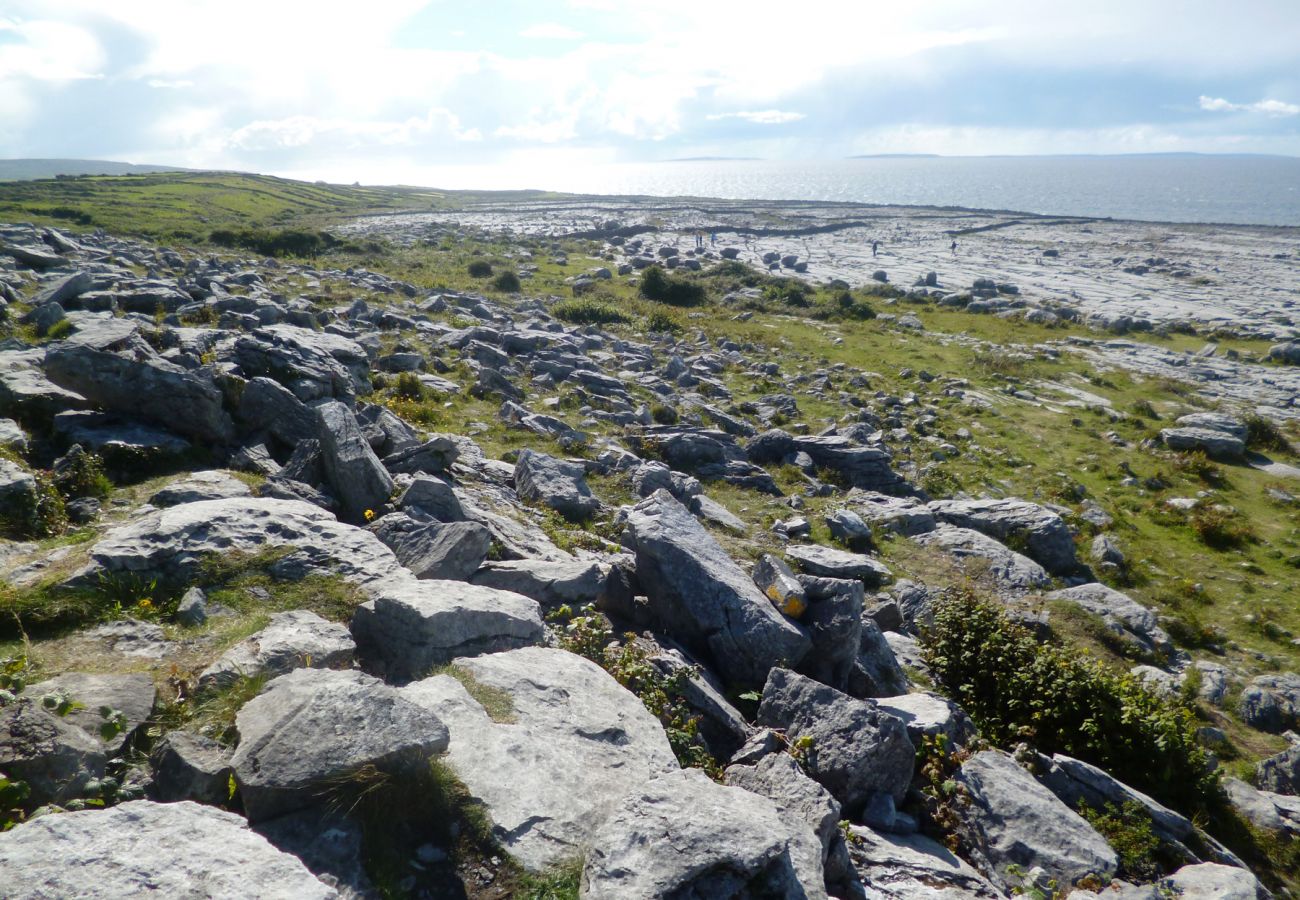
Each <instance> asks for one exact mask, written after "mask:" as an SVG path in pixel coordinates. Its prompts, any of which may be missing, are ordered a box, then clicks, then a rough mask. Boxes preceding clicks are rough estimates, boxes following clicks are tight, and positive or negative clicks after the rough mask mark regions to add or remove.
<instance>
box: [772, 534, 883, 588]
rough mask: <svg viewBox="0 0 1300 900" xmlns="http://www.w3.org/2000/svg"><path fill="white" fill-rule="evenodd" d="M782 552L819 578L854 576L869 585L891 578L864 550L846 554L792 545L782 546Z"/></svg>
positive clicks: (829, 549)
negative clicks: (783, 547)
mask: <svg viewBox="0 0 1300 900" xmlns="http://www.w3.org/2000/svg"><path fill="white" fill-rule="evenodd" d="M785 555H786V556H788V557H789V558H790V559H792V560H794V561H795V562H796V563H798V564H799V567H800V568H801V569H803V570H804V571H805V572H807V573H808V574H809V575H818V576H820V577H822V578H856V579H858V580H860V581H862V582H863V583H864V584H865V585H866V586H867V587H873V588H874V587H880V585H882V584H884V583H885V582H887V581H889V580H891V579H892V578H893V574H892V573H891V572H890V571H889V568H888V567H887V566H885V564H884V563H882V562H878V561H876V560H874V559H872V558H871V557H870V556H867V555H866V554H864V553H850V552H848V551H847V550H836V549H835V548H834V547H823V546H821V545H819V544H794V545H791V546H789V547H787V548H786V549H785Z"/></svg>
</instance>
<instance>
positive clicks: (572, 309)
mask: <svg viewBox="0 0 1300 900" xmlns="http://www.w3.org/2000/svg"><path fill="white" fill-rule="evenodd" d="M551 314H552V315H553V316H555V318H557V319H559V320H560V321H562V322H570V323H572V324H574V325H614V324H619V323H625V322H630V321H631V319H629V318H628V317H627V316H626V315H624V314H623V313H622V312H620V311H619V310H617V309H616V308H614V307H613V306H610V305H609V304H608V303H602V302H601V301H599V300H564V301H562V302H560V303H557V304H555V305H554V306H553V307H551Z"/></svg>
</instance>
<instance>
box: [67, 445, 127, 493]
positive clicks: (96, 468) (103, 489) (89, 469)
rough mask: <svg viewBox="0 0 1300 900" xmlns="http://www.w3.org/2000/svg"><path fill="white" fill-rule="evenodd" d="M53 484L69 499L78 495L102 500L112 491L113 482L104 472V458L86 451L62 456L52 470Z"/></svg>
mask: <svg viewBox="0 0 1300 900" xmlns="http://www.w3.org/2000/svg"><path fill="white" fill-rule="evenodd" d="M77 449H78V448H76V447H74V448H73V450H74V451H75V450H77ZM54 484H55V486H56V487H57V488H58V489H59V493H60V494H62V495H63V496H64V497H66V498H67V499H69V500H75V499H76V498H78V497H95V498H98V499H101V500H102V499H103V498H105V497H107V496H108V495H109V494H111V493H112V492H113V482H112V481H111V480H109V477H108V475H106V474H105V473H104V460H103V459H102V458H100V456H99V454H97V453H89V452H86V451H81V452H69V453H68V454H67V455H66V456H65V457H64V458H63V460H62V462H61V464H59V465H58V466H57V467H56V469H55V471H54Z"/></svg>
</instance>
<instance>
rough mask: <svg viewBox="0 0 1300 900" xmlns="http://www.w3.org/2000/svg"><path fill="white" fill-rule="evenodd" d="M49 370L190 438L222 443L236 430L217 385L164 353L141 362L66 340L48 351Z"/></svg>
mask: <svg viewBox="0 0 1300 900" xmlns="http://www.w3.org/2000/svg"><path fill="white" fill-rule="evenodd" d="M45 374H46V375H48V376H49V378H50V380H51V381H53V382H54V383H55V384H57V385H59V386H60V387H63V388H67V389H68V390H71V391H76V392H77V393H78V394H80V395H81V396H83V397H85V398H86V399H88V400H91V401H93V402H94V403H97V404H99V405H100V406H101V407H103V408H104V409H106V410H109V411H111V412H121V413H125V414H128V415H131V416H138V417H140V418H143V419H148V420H149V421H151V422H155V423H156V424H158V425H162V426H163V427H164V428H167V429H170V430H171V431H174V432H176V433H177V434H181V435H184V436H185V437H188V438H193V439H195V440H199V441H207V442H215V443H218V444H221V443H225V442H226V441H228V440H229V439H230V438H231V437H232V436H233V435H234V425H233V423H232V422H231V420H230V416H228V415H226V412H225V410H224V409H222V395H221V391H220V390H219V389H218V388H217V386H216V385H215V384H213V383H212V381H211V380H210V379H207V378H204V377H202V376H200V375H198V374H195V373H193V372H188V371H186V370H185V369H182V368H181V367H180V366H177V365H175V364H173V363H170V362H167V361H165V360H162V359H151V360H147V361H144V362H140V361H137V360H135V359H129V358H127V357H125V356H118V355H117V354H115V353H109V352H108V351H105V350H96V349H94V348H93V347H89V346H85V345H77V344H60V345H56V346H54V347H52V348H51V349H50V350H49V352H47V353H46V354H45Z"/></svg>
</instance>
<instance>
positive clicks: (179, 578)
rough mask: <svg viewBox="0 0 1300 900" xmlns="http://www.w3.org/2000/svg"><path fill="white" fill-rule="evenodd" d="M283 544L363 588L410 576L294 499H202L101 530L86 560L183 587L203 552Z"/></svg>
mask: <svg viewBox="0 0 1300 900" xmlns="http://www.w3.org/2000/svg"><path fill="white" fill-rule="evenodd" d="M286 544H287V545H292V546H293V548H294V550H295V553H296V555H303V556H305V557H307V558H308V559H310V560H311V562H312V563H314V564H315V565H317V566H319V567H320V568H321V569H322V570H327V571H331V572H336V573H338V574H339V575H341V576H343V577H344V578H347V579H348V580H349V581H351V582H353V583H355V584H358V585H360V586H361V587H363V588H366V587H369V586H371V585H375V584H381V583H383V582H386V581H391V580H392V579H393V578H394V577H408V578H409V577H410V576H409V573H406V571H405V570H404V569H402V567H401V565H400V564H399V563H398V561H397V557H395V556H393V552H392V551H391V550H389V549H388V548H387V547H385V546H384V545H383V544H381V543H380V542H379V540H378V538H376V537H375V536H374V535H373V534H371V533H370V532H368V531H366V530H365V529H364V528H354V527H352V526H350V525H344V524H342V523H340V522H339V521H338V520H337V519H335V518H334V517H333V516H332V515H330V514H329V513H328V512H326V511H325V510H323V509H321V508H320V507H318V506H314V505H312V504H310V503H304V502H302V501H300V500H271V499H266V498H260V497H236V498H232V499H228V500H203V501H200V502H197V503H184V504H181V505H180V506H172V507H169V508H167V509H161V510H157V511H155V512H151V513H147V514H145V515H144V516H141V517H140V518H138V519H135V520H133V521H131V522H129V523H128V524H126V525H123V526H121V527H119V528H115V529H113V530H112V531H109V532H108V533H107V534H106V535H105V536H104V538H103V539H102V540H101V541H100V542H99V543H98V544H96V545H95V546H94V547H92V548H91V551H90V555H91V559H92V561H93V562H94V563H95V564H96V566H97V567H98V568H100V569H103V570H106V571H108V572H138V573H141V574H142V575H157V576H158V577H160V578H161V579H162V580H164V581H176V582H184V581H187V580H189V579H190V578H191V576H192V575H193V574H194V572H195V569H196V566H197V564H198V562H199V561H200V560H201V559H202V557H203V556H204V555H205V554H209V553H222V554H227V553H232V552H233V553H241V552H242V553H256V552H258V551H261V550H265V549H267V548H268V547H276V546H283V545H286Z"/></svg>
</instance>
